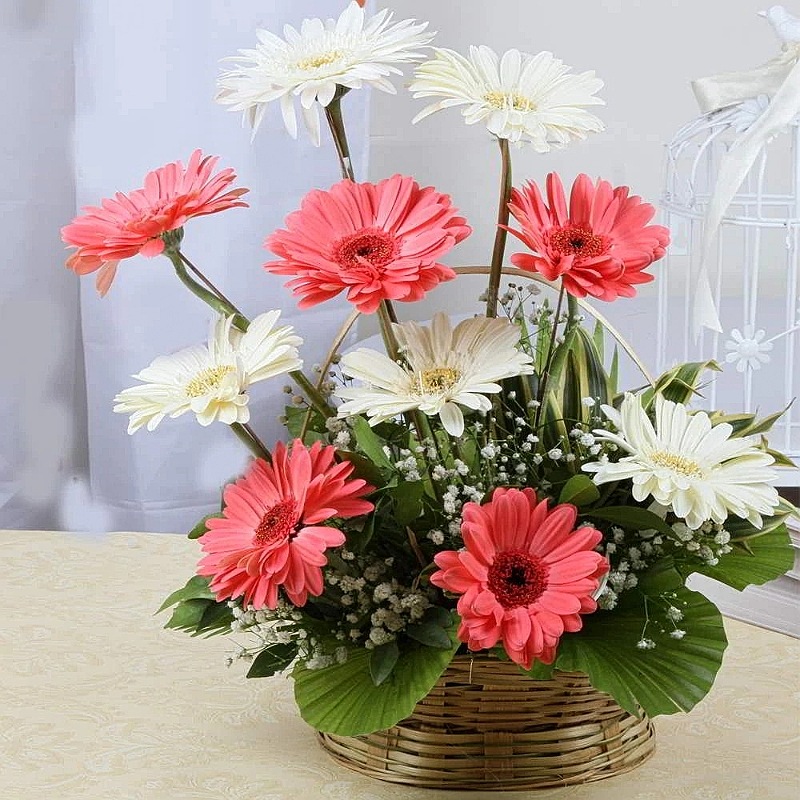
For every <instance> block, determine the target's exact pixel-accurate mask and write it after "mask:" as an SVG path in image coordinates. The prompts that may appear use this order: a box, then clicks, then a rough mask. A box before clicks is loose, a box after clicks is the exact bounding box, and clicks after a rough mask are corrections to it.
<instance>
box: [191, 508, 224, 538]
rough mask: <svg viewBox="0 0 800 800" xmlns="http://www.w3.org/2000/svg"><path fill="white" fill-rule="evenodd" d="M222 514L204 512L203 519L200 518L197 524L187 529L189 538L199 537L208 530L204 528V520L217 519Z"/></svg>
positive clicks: (222, 515)
mask: <svg viewBox="0 0 800 800" xmlns="http://www.w3.org/2000/svg"><path fill="white" fill-rule="evenodd" d="M224 516H225V515H224V514H222V513H217V514H206V516H204V517H203V519H201V520H200V522H198V523H197V525H195V526H194V528H192V529H191V530H190V531H189V534H188V536H189V538H190V539H199V538H200V537H201V536H202V535H203V534H204V533H205V532H206V531H207V530H208V528H206V522H208V520H210V519H219V518H220V517H224Z"/></svg>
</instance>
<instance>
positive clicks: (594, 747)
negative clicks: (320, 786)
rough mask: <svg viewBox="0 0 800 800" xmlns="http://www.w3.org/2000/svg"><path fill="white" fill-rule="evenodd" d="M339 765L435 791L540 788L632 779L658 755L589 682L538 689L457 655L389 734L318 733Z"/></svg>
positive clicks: (489, 661) (544, 684)
mask: <svg viewBox="0 0 800 800" xmlns="http://www.w3.org/2000/svg"><path fill="white" fill-rule="evenodd" d="M318 736H319V738H320V740H321V742H322V746H323V747H324V748H325V749H326V750H327V751H328V752H329V753H330V755H331V756H332V757H333V758H334V759H335V760H336V761H338V762H339V763H340V764H342V765H344V766H346V767H348V768H350V769H352V770H355V771H357V772H360V773H362V774H364V775H369V776H370V777H373V778H379V779H380V780H383V781H389V782H392V783H403V784H407V785H411V786H418V787H428V788H438V789H462V790H463V789H475V790H478V789H536V788H542V789H543V788H547V787H553V786H566V785H569V784H577V783H588V782H590V781H597V780H602V779H603V778H610V777H612V776H613V775H619V774H621V773H623V772H627V771H629V770H631V769H634V768H635V767H637V766H639V764H641V763H643V762H644V761H645V760H646V759H647V758H648V757H649V756H650V755H652V753H653V751H654V749H655V740H654V738H653V737H654V731H653V726H652V723H651V722H650V720H649V719H648V718H647V717H646V716H644V715H643V716H642V717H641V718H637V717H635V716H633V715H631V714H629V713H627V712H626V711H624V710H623V709H622V708H620V707H619V706H618V705H617V704H616V703H615V702H614V700H613V699H612V698H611V697H609V696H608V695H607V694H604V693H602V692H598V691H597V690H596V689H593V688H592V686H591V685H590V684H589V681H588V680H587V678H586V676H585V675H581V674H579V673H566V672H557V673H555V677H554V679H553V680H547V681H534V680H531V679H530V678H528V677H526V676H525V675H523V674H522V673H521V672H520V671H519V669H518V668H517V667H516V665H514V664H512V663H509V662H503V661H498V660H497V659H494V658H491V657H487V656H470V655H465V656H456V657H455V658H454V659H453V662H452V663H451V665H450V666H449V667H448V668H447V670H446V671H445V673H444V674H443V675H442V677H441V678H440V679H439V682H438V683H437V684H436V686H434V688H433V689H432V690H431V692H430V694H428V695H427V696H426V697H424V698H423V699H422V700H421V701H420V702H419V703H418V704H417V706H416V708H415V709H414V712H413V713H412V715H411V716H410V717H408V718H407V719H404V720H403V721H402V722H399V723H398V724H397V725H395V726H394V727H393V728H389V730H386V731H377V732H375V733H371V734H367V735H364V736H356V737H348V736H338V735H334V734H329V733H319V734H318Z"/></svg>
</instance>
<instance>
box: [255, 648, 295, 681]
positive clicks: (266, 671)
mask: <svg viewBox="0 0 800 800" xmlns="http://www.w3.org/2000/svg"><path fill="white" fill-rule="evenodd" d="M296 656H297V645H296V644H295V643H293V642H287V643H284V644H280V643H279V644H271V645H270V646H269V647H267V649H266V650H262V651H261V652H260V653H259V654H258V655H257V656H256V657H255V659H253V663H252V664H251V665H250V669H249V670H248V671H247V677H248V678H269V677H270V676H272V675H275V673H277V672H282V671H283V670H285V669H286V668H287V667H288V666H289V665H290V664H291V663H292V661H294V659H295V657H296Z"/></svg>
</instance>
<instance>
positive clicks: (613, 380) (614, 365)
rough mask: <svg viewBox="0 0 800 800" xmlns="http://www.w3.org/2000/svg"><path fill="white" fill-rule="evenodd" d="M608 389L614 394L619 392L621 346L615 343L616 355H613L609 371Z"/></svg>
mask: <svg viewBox="0 0 800 800" xmlns="http://www.w3.org/2000/svg"><path fill="white" fill-rule="evenodd" d="M608 389H609V392H610V393H611V394H612V395H615V396H616V394H617V393H618V392H619V348H618V347H617V346H616V345H614V355H613V356H612V357H611V369H610V370H609V372H608Z"/></svg>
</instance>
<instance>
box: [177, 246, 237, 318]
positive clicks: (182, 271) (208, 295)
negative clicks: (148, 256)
mask: <svg viewBox="0 0 800 800" xmlns="http://www.w3.org/2000/svg"><path fill="white" fill-rule="evenodd" d="M164 255H165V256H167V258H169V260H170V261H171V262H172V266H173V267H175V272H176V274H177V275H178V277H179V278H180V279H181V281H182V282H183V285H184V286H186V288H187V289H188V290H189V291H190V292H192V294H194V295H196V296H197V297H199V298H200V299H201V300H202V301H203V302H204V303H206V304H207V305H209V306H211V308H213V309H214V311H216V312H217V313H218V314H220V315H222V316H224V317H230V316H232V317H233V324H234V325H235V326H236V327H237V328H239V330H241V331H246V330H247V326H248V325H249V324H250V323H249V320H248V319H247V318H246V317H245V316H243V315H242V314H241V313H240V312H239V310H238V309H237V308H236V306H234V305H233V304H232V303H231V302H230V301H228V300H226V299H224V298H223V297H222V296H221V295H220V293H218V292H217V291H216V290H215V291H213V292H212V291H210V290H209V289H206V288H205V286H201V285H200V284H199V283H198V282H197V281H196V280H194V278H192V277H191V276H190V275H189V273H188V271H187V269H186V264H185V263H184V261H183V257H182V256H181V252H180V250H178V249H174V248H169V247H168V248H167V249H166V250H164ZM193 269H194V270H195V271H197V272H198V273H199V270H197V268H196V267H193ZM204 281H205V282H206V283H207V284H209V285H213V284H211V282H210V281H209V280H208V279H207V278H205V277H204Z"/></svg>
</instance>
